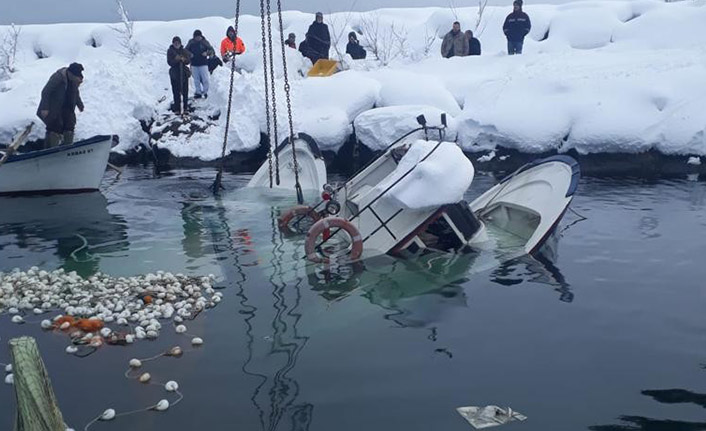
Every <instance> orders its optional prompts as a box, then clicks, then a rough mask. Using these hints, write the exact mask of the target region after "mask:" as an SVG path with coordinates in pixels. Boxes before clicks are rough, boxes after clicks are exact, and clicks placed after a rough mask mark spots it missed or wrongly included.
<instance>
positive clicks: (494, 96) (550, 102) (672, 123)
mask: <svg viewBox="0 0 706 431" xmlns="http://www.w3.org/2000/svg"><path fill="white" fill-rule="evenodd" d="M285 6H287V5H286V3H285ZM525 11H526V12H527V13H528V14H529V15H530V17H531V18H532V22H533V28H532V32H531V33H530V35H529V37H528V39H527V40H526V42H525V54H524V55H522V56H513V57H510V56H507V55H506V54H505V39H504V36H503V34H502V29H501V27H502V22H503V20H504V18H505V16H506V14H507V13H508V12H509V10H508V8H500V7H488V8H487V9H486V10H485V13H484V15H483V17H482V19H481V21H480V26H479V29H478V30H476V33H477V34H480V37H479V38H480V40H481V43H482V45H483V55H482V56H480V57H466V58H453V59H450V60H446V59H443V58H441V56H440V54H439V46H440V44H441V39H440V38H441V37H443V34H444V33H445V32H447V31H448V30H449V29H450V26H451V22H453V21H454V20H455V19H458V20H459V21H461V24H462V27H463V28H464V29H467V28H471V29H474V28H475V27H476V23H477V21H478V16H477V12H478V11H477V8H458V9H455V10H452V9H448V8H419V9H382V10H378V11H374V12H370V13H363V14H360V13H351V14H335V15H332V16H328V17H326V20H327V22H328V23H329V26H330V28H331V30H332V33H334V36H335V35H337V34H340V35H343V37H341V39H340V41H339V44H338V49H339V50H340V51H341V52H343V51H344V50H345V43H346V40H345V39H346V37H345V35H346V34H347V33H348V31H351V30H355V31H358V32H362V33H366V34H363V35H361V36H359V38H360V39H361V41H363V43H364V44H366V43H370V42H371V41H370V40H367V42H366V35H369V32H366V31H364V30H365V29H369V28H371V27H375V26H377V28H378V40H379V42H378V46H379V48H380V55H379V56H380V57H381V58H383V59H384V61H376V60H375V59H374V57H375V56H374V55H372V54H370V55H369V57H373V58H372V59H370V60H368V61H365V62H352V61H350V60H349V59H348V60H347V61H345V62H344V63H345V64H344V67H345V68H347V69H349V70H346V71H343V72H340V73H338V74H336V75H334V76H333V77H330V78H304V77H303V75H304V74H305V72H306V70H307V69H308V67H310V64H307V63H308V61H307V60H304V59H303V58H301V56H300V55H299V54H298V53H297V52H296V51H294V50H287V52H288V65H289V70H290V80H291V81H292V88H293V105H294V106H293V107H294V113H295V116H294V121H295V127H296V128H297V130H298V131H303V132H306V133H308V134H310V135H312V136H313V137H314V138H316V139H317V140H318V141H319V143H320V144H321V146H322V148H323V149H332V150H335V149H337V148H339V147H340V146H341V145H342V144H343V143H344V142H345V141H346V139H347V138H348V137H349V136H350V134H351V133H353V130H354V127H353V126H354V124H355V130H356V134H357V135H358V136H359V137H360V138H361V141H362V142H363V143H364V144H366V145H368V146H370V147H372V148H380V147H381V146H383V145H384V144H385V143H386V142H389V140H390V139H392V138H393V137H394V136H396V135H399V134H402V133H404V132H406V131H407V130H409V127H411V126H413V125H414V119H413V117H412V118H410V116H411V115H412V114H414V113H415V112H417V111H419V112H418V113H422V112H428V113H429V114H428V115H434V116H436V114H438V113H439V112H446V113H447V114H448V115H449V121H450V122H451V124H452V130H450V133H449V136H450V137H451V138H454V137H456V138H457V139H458V142H459V144H460V145H461V146H462V147H463V148H464V149H467V150H490V149H493V148H494V147H495V146H497V145H502V146H504V147H509V148H516V149H519V150H521V151H526V152H540V151H546V150H552V149H557V150H559V151H567V150H569V149H572V148H574V149H576V150H578V151H579V152H582V153H599V152H641V151H645V150H648V149H652V148H654V149H657V150H659V151H661V152H663V153H665V154H684V155H687V154H688V155H701V156H703V155H706V86H704V77H706V30H705V27H704V26H703V23H704V22H706V2H705V1H704V0H698V1H684V2H677V3H662V2H658V1H645V0H638V1H590V2H575V3H569V4H564V5H533V4H527V5H526V7H525ZM312 19H313V17H312V16H311V15H309V14H303V13H300V12H287V13H286V14H285V17H284V26H285V28H284V32H285V34H287V33H289V32H294V33H296V34H297V37H298V40H301V38H302V37H303V34H304V33H305V31H306V29H307V27H308V25H309V24H310V22H311V21H312ZM229 24H231V20H229V19H226V18H219V17H213V18H204V19H198V20H184V21H174V22H138V23H136V24H135V40H134V43H135V44H136V46H137V48H138V49H139V54H138V55H137V56H136V57H135V58H133V59H130V58H128V57H127V56H126V55H125V50H124V49H123V48H122V47H121V43H120V34H119V33H118V32H116V31H115V30H114V29H113V27H119V25H114V26H109V25H105V24H56V25H41V26H25V27H23V28H22V31H21V34H20V38H19V45H18V53H17V59H16V68H17V71H16V72H15V73H13V74H11V75H10V76H9V79H8V78H7V77H5V78H4V80H2V81H1V82H0V142H3V143H4V142H8V141H9V140H10V138H11V136H12V135H13V134H14V133H16V132H17V131H19V130H20V129H22V128H23V127H24V126H25V125H26V124H28V123H29V122H30V121H33V120H35V119H36V117H35V115H34V113H35V111H36V107H37V104H38V102H39V96H40V91H41V88H42V86H43V85H44V83H45V82H46V80H47V79H48V77H49V75H50V74H51V73H52V72H53V71H55V70H56V69H57V68H59V67H62V66H66V65H68V63H70V62H72V61H78V62H81V63H83V64H84V66H85V67H86V71H85V76H86V80H85V83H84V85H83V87H82V95H83V99H84V102H85V105H86V111H85V112H84V113H82V114H80V115H79V125H78V129H77V135H78V137H79V138H85V137H88V136H91V135H95V134H118V135H120V138H121V146H120V147H119V150H126V149H128V148H129V146H131V145H134V144H135V143H136V142H144V141H145V140H146V135H145V133H144V132H143V131H142V129H141V127H140V120H142V119H149V118H154V117H157V116H158V114H160V113H163V112H164V111H165V110H166V108H167V106H168V101H169V99H170V98H171V93H170V91H169V80H168V74H167V64H166V55H165V52H166V49H167V47H168V45H169V43H170V41H171V38H172V36H174V35H179V36H181V38H182V39H183V40H187V39H188V38H189V35H190V34H191V33H192V32H193V30H194V29H196V28H199V29H201V30H202V31H203V32H204V34H205V35H206V37H207V38H208V39H209V40H210V41H211V43H212V44H213V45H214V46H217V45H218V44H219V43H220V40H221V39H222V37H223V35H224V32H225V29H226V27H227V26H228V25H229ZM393 26H394V30H395V34H396V35H397V36H398V37H397V38H396V39H395V38H394V37H393V36H392V32H391V29H392V28H393ZM259 30H260V22H259V17H253V16H244V17H242V18H241V36H242V37H243V39H244V41H245V43H246V45H247V47H248V52H247V53H246V54H245V55H243V56H242V57H241V58H239V61H240V62H239V68H240V69H241V73H240V74H239V75H237V77H236V85H235V93H234V111H233V116H232V123H231V125H232V130H233V132H232V133H231V135H230V136H231V138H230V140H229V150H235V151H246V150H252V149H254V148H256V147H257V145H258V144H259V142H260V137H259V134H260V132H264V131H265V129H266V127H265V116H264V96H263V91H262V83H263V78H262V65H261V64H260V61H261V58H262V55H261V46H260V42H259V41H260V33H259ZM6 31H7V27H0V34H2V33H5V32H6ZM435 35H436V36H435ZM275 38H278V35H276V36H275ZM0 40H2V38H0ZM380 41H382V42H380ZM385 41H389V43H385ZM331 52H332V56H335V55H336V50H334V49H332V51H331ZM38 57H44V58H41V59H40V58H38ZM277 63H278V65H279V63H281V61H277ZM382 63H384V64H382ZM229 75H230V74H229V70H226V69H225V68H220V69H218V70H217V71H216V72H215V73H214V75H213V76H212V89H211V91H210V97H209V99H208V101H201V102H200V104H201V105H204V106H202V108H204V109H207V110H212V111H214V112H215V111H217V110H221V111H222V112H225V106H226V101H227V93H228V84H229V77H230V76H229ZM1 76H2V75H1V74H0V79H3V78H2V77H1ZM278 77H280V78H281V68H280V70H278ZM277 99H278V106H277V107H278V113H279V124H280V136H283V135H284V134H283V133H282V131H283V130H285V129H286V116H285V115H284V113H285V112H286V110H285V105H284V94H283V92H282V82H281V79H280V80H279V82H278V95H277ZM391 107H399V108H391ZM373 108H387V109H378V110H375V111H371V110H372V109H373ZM414 116H416V115H414ZM224 118H225V116H224V115H223V116H221V118H220V120H219V121H217V122H216V124H215V125H213V126H211V127H210V128H209V129H208V130H207V131H206V132H205V133H199V134H196V135H194V136H192V137H190V138H188V139H187V138H186V137H184V138H182V139H172V140H168V141H165V142H161V143H160V145H162V146H164V147H166V148H168V149H169V150H170V151H172V152H173V153H174V154H175V155H177V156H194V157H199V158H202V159H204V160H212V159H215V158H217V157H218V156H219V155H220V145H221V143H222V136H223V126H224V124H223V123H224V120H223V119H224ZM357 118H358V120H357V121H356V119H357ZM434 121H438V120H436V119H435V120H434ZM42 134H43V128H42V127H39V128H36V129H35V131H34V137H39V136H41V135H42ZM280 139H281V138H280Z"/></svg>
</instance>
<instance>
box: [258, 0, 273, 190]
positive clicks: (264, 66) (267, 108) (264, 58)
mask: <svg viewBox="0 0 706 431" xmlns="http://www.w3.org/2000/svg"><path fill="white" fill-rule="evenodd" d="M260 28H261V29H262V72H263V73H264V75H265V121H266V124H267V129H266V130H267V141H268V143H269V148H268V149H267V163H268V164H269V166H270V170H269V173H270V188H272V185H273V184H272V153H273V152H274V150H275V148H274V147H273V146H272V139H271V134H270V94H269V89H268V87H269V82H268V79H269V76H267V41H266V31H265V0H260ZM273 90H274V89H273ZM275 145H277V141H275Z"/></svg>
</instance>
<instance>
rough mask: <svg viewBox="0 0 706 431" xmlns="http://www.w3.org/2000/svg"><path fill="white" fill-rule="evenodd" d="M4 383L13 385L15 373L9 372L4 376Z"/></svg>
mask: <svg viewBox="0 0 706 431" xmlns="http://www.w3.org/2000/svg"><path fill="white" fill-rule="evenodd" d="M5 384H6V385H13V384H15V375H14V374H12V373H10V374H8V375H6V376H5Z"/></svg>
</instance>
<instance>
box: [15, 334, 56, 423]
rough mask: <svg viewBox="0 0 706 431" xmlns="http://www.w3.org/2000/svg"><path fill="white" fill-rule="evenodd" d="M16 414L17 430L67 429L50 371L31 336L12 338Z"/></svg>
mask: <svg viewBox="0 0 706 431" xmlns="http://www.w3.org/2000/svg"><path fill="white" fill-rule="evenodd" d="M10 355H11V357H12V370H13V373H14V387H15V399H16V400H17V416H16V417H15V431H65V430H66V426H65V425H64V419H63V417H62V416H61V411H59V406H58V404H57V402H56V397H55V396H54V391H53V390H52V387H51V381H49V375H48V374H47V370H46V368H44V362H43V361H42V357H41V355H40V354H39V349H38V348H37V342H36V341H35V340H34V338H32V337H20V338H13V339H12V340H10Z"/></svg>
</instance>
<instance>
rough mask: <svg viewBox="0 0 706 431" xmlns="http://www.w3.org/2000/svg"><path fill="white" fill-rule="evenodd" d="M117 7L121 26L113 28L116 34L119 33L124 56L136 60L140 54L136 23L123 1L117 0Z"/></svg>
mask: <svg viewBox="0 0 706 431" xmlns="http://www.w3.org/2000/svg"><path fill="white" fill-rule="evenodd" d="M115 3H116V5H117V7H118V8H117V12H118V16H119V17H120V24H118V25H117V26H114V27H111V28H112V29H113V30H114V31H115V32H116V33H118V41H119V43H120V47H121V50H122V54H123V55H124V56H126V57H127V58H130V59H132V58H134V57H135V56H137V54H138V52H139V48H138V46H137V43H136V42H135V22H134V21H132V20H131V19H130V15H129V14H128V11H127V9H126V8H125V5H123V2H122V0H115Z"/></svg>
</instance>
